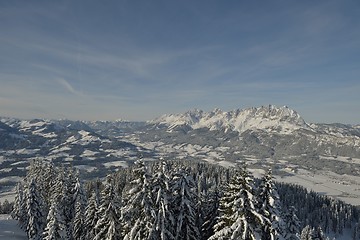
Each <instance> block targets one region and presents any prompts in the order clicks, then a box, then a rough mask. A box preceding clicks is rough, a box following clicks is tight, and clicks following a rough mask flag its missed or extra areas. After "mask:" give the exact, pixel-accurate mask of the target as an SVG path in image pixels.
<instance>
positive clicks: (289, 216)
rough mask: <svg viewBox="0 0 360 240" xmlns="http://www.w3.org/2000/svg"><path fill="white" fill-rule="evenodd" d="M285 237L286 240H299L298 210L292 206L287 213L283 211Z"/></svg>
mask: <svg viewBox="0 0 360 240" xmlns="http://www.w3.org/2000/svg"><path fill="white" fill-rule="evenodd" d="M283 220H284V221H283V222H284V227H283V236H284V239H286V240H299V236H300V221H299V219H298V217H297V216H296V208H295V207H294V206H290V207H289V208H288V209H287V211H283Z"/></svg>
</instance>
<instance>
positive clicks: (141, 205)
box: [122, 160, 155, 240]
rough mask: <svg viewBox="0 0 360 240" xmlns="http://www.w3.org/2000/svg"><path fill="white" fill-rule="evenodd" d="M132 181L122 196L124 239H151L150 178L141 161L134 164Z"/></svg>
mask: <svg viewBox="0 0 360 240" xmlns="http://www.w3.org/2000/svg"><path fill="white" fill-rule="evenodd" d="M133 175H134V179H133V180H132V181H130V187H129V190H127V191H126V192H125V194H124V198H125V204H124V206H123V208H122V214H123V217H122V222H123V228H124V235H125V239H129V240H133V239H138V240H142V239H151V238H153V237H152V234H153V232H154V231H153V229H154V222H155V209H154V201H153V198H152V192H151V178H150V176H149V174H148V172H147V169H146V166H145V164H144V162H143V161H141V160H138V161H136V162H135V168H134V170H133Z"/></svg>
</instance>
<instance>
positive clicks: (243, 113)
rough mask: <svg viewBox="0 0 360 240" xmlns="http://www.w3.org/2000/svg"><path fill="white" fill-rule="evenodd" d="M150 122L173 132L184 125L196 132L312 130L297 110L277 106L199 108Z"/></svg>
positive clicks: (288, 131)
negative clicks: (203, 109) (161, 125)
mask: <svg viewBox="0 0 360 240" xmlns="http://www.w3.org/2000/svg"><path fill="white" fill-rule="evenodd" d="M150 123H153V124H164V125H167V126H168V129H169V131H171V130H174V129H177V128H178V127H182V126H188V127H191V128H192V129H198V128H208V129H210V130H221V129H223V130H225V131H228V130H232V131H237V132H239V133H242V132H245V131H246V130H252V129H262V130H266V131H268V132H278V133H282V134H289V133H291V132H293V131H294V130H297V129H300V128H303V129H309V130H310V126H309V125H308V124H307V123H306V122H305V121H304V119H302V118H301V116H300V115H299V114H298V113H297V112H296V111H294V110H292V109H290V108H288V107H287V106H284V107H276V106H273V105H269V106H266V107H264V106H262V107H257V108H247V109H244V110H239V109H237V110H233V111H229V112H224V111H222V110H220V109H215V110H214V111H211V112H204V111H202V110H197V109H195V110H192V111H188V112H186V113H183V114H170V115H163V116H161V117H159V118H157V119H155V120H153V121H151V122H150Z"/></svg>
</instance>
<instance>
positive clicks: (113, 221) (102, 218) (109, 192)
mask: <svg viewBox="0 0 360 240" xmlns="http://www.w3.org/2000/svg"><path fill="white" fill-rule="evenodd" d="M120 217H121V215H120V199H119V196H118V195H117V194H116V192H115V190H114V186H113V183H112V182H111V179H110V178H109V177H108V180H107V184H106V186H105V188H104V190H103V191H102V192H101V205H100V208H99V220H98V221H97V223H96V226H95V229H96V236H95V238H94V239H96V240H102V239H107V240H119V239H121V233H120V230H121V229H120Z"/></svg>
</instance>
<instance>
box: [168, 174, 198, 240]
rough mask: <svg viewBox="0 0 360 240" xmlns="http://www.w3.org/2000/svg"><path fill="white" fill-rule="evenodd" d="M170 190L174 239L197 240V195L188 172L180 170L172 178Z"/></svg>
mask: <svg viewBox="0 0 360 240" xmlns="http://www.w3.org/2000/svg"><path fill="white" fill-rule="evenodd" d="M172 182H173V185H172V188H171V191H172V194H173V196H174V197H173V199H172V204H171V205H172V209H173V213H174V219H175V239H176V240H180V239H186V240H191V239H194V240H198V239H199V238H200V232H199V228H198V226H197V224H196V223H197V215H196V213H197V209H196V205H197V195H196V193H195V187H196V185H195V182H194V180H193V179H192V177H191V175H190V172H189V171H186V170H185V169H181V170H179V171H178V173H176V174H175V175H174V176H173V179H172Z"/></svg>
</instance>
